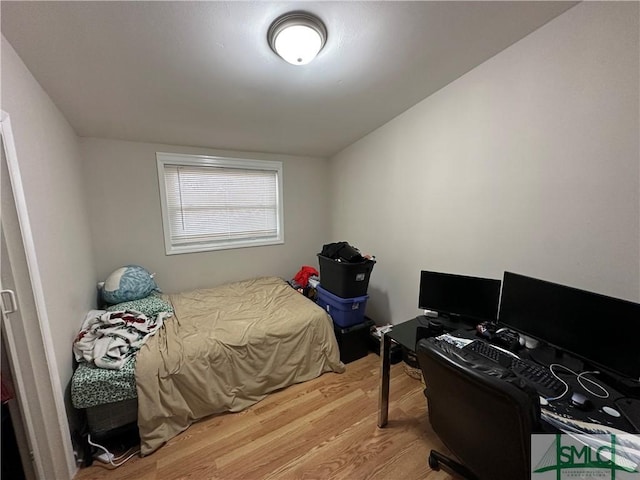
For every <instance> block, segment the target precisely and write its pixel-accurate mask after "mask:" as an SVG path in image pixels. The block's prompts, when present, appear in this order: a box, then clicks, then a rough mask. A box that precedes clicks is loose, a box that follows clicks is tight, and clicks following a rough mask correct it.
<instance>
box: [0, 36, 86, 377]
mask: <svg viewBox="0 0 640 480" xmlns="http://www.w3.org/2000/svg"><path fill="white" fill-rule="evenodd" d="M2 109H3V110H5V111H6V112H7V113H8V114H9V116H10V117H11V123H12V126H13V133H14V137H15V143H16V150H17V155H18V161H19V163H20V169H21V174H22V181H23V186H24V191H25V195H26V199H27V203H28V211H29V218H30V220H31V229H32V231H33V238H34V243H35V247H36V251H37V257H38V266H39V269H40V274H41V276H42V283H43V288H44V296H45V300H46V305H47V314H48V317H49V322H50V324H51V333H52V341H53V344H54V347H55V350H56V356H57V362H58V369H59V370H60V380H61V382H62V385H63V386H65V385H66V384H67V383H68V381H69V379H70V378H71V375H72V353H71V343H72V341H73V339H74V338H75V336H76V334H77V333H78V328H79V327H80V325H81V324H82V320H83V319H84V317H85V314H86V312H87V310H88V309H89V308H93V307H94V303H95V286H94V280H95V277H96V275H95V269H94V262H93V255H92V251H91V235H90V229H89V221H88V214H87V210H86V209H85V203H86V202H85V189H84V185H83V182H82V177H81V168H82V167H81V165H82V161H81V158H80V151H79V148H78V139H77V137H76V135H75V133H74V131H73V130H72V128H71V126H70V125H69V123H68V122H67V121H66V119H65V118H64V117H63V116H62V114H61V113H60V111H59V110H58V109H57V108H56V106H55V105H54V104H53V102H52V101H51V99H50V98H49V97H48V96H47V94H46V93H45V91H44V90H42V88H41V87H40V85H39V84H38V83H37V81H36V80H35V79H34V78H33V76H32V75H31V73H30V72H29V71H28V70H27V68H26V67H25V65H24V64H23V63H22V60H20V58H19V57H18V55H17V54H16V53H15V51H14V50H13V48H12V47H11V45H10V44H9V43H8V42H7V41H6V39H5V38H4V37H2Z"/></svg>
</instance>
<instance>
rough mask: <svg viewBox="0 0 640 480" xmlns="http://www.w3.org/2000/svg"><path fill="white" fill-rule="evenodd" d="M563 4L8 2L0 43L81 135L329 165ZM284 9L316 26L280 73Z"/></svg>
mask: <svg viewBox="0 0 640 480" xmlns="http://www.w3.org/2000/svg"><path fill="white" fill-rule="evenodd" d="M574 4H575V2H558V1H554V2H551V1H541V2H528V1H515V2H502V1H498V2H482V1H472V2H455V1H444V2H425V1H416V2H372V1H367V2H257V1H254V2H179V1H178V2H143V1H137V2H134V1H131V2H93V1H89V2H84V1H72V2H24V1H23V2H11V1H6V0H3V1H2V2H1V3H0V8H1V21H2V34H3V35H4V36H5V38H6V39H7V40H8V41H9V43H11V45H12V46H13V47H14V48H15V50H16V51H17V52H18V55H20V57H21V58H22V60H23V61H24V62H25V64H26V65H27V67H28V68H29V70H30V71H31V72H32V73H33V75H34V76H35V78H36V79H37V80H38V81H39V82H40V84H41V85H42V87H43V88H44V89H45V90H46V91H47V93H48V94H49V96H50V97H51V98H52V100H53V101H54V102H55V104H56V105H57V106H58V108H60V110H61V111H62V112H63V114H64V115H65V116H66V118H67V119H68V120H69V122H70V123H71V125H72V126H73V128H74V129H75V130H76V132H77V133H78V135H80V136H91V137H102V138H113V139H123V140H133V141H145V142H154V143H167V144H173V145H192V146H202V147H214V148H220V149H231V150H247V151H258V152H276V153H288V154H299V155H317V156H330V155H332V154H334V153H337V152H338V151H340V150H341V149H343V148H344V147H346V146H348V145H349V144H351V143H353V142H354V141H356V140H358V139H359V138H361V137H363V136H364V135H366V134H367V133H369V132H371V131H372V130H374V129H376V128H377V127H379V126H381V125H383V124H384V123H386V122H387V121H389V120H390V119H392V118H393V117H395V116H397V115H398V114H400V113H402V112H403V111H405V110H406V109H408V108H409V107H411V106H412V105H414V104H416V103H417V102H419V101H420V100H422V99H424V98H426V97H427V96H429V95H430V94H432V93H434V92H435V91H437V90H438V89H440V88H441V87H443V86H444V85H446V84H448V83H450V82H451V81H453V80H455V79H456V78H458V77H459V76H461V75H462V74H464V73H465V72H467V71H469V70H471V69H472V68H473V67H475V66H476V65H479V64H480V63H482V62H484V61H485V60H487V59H488V58H490V57H491V56H493V55H495V54H496V53H498V52H500V51H501V50H503V49H504V48H506V47H508V46H509V45H511V44H512V43H514V42H516V41H517V40H519V39H520V38H522V37H524V36H526V35H527V34H529V33H530V32H532V31H533V30H535V29H537V28H538V27H540V26H541V25H543V24H544V23H546V22H548V21H549V20H551V19H552V18H554V17H555V16H557V15H559V14H561V13H562V12H564V11H565V10H567V9H568V8H570V7H571V6H572V5H574ZM291 10H306V11H309V12H313V13H315V14H317V15H318V16H319V17H320V18H321V19H322V20H323V21H324V23H325V24H326V26H327V30H328V40H327V44H326V46H325V48H324V49H323V50H322V51H321V52H320V55H319V56H318V57H317V58H316V60H315V61H313V62H312V63H311V64H309V65H306V66H293V65H289V64H288V63H286V62H284V61H283V60H282V59H280V58H279V57H277V56H276V55H275V54H274V53H273V52H272V51H271V50H270V49H269V47H268V45H267V42H266V35H267V29H268V28H269V24H270V23H271V22H272V21H273V20H274V19H275V18H276V17H278V16H279V15H281V14H283V13H286V12H288V11H291Z"/></svg>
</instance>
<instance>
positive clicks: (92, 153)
mask: <svg viewBox="0 0 640 480" xmlns="http://www.w3.org/2000/svg"><path fill="white" fill-rule="evenodd" d="M81 145H82V152H83V157H84V160H85V171H84V173H85V179H86V182H87V185H89V186H90V192H89V197H88V198H89V210H90V212H91V222H92V231H93V245H94V252H95V259H96V264H97V268H98V275H99V278H101V279H103V280H104V279H105V278H106V276H107V275H109V273H111V272H112V271H113V270H115V269H116V268H118V267H120V266H122V265H127V264H138V265H142V266H144V267H145V268H146V269H147V270H149V271H151V272H155V273H156V281H157V282H158V284H159V286H160V288H162V290H163V291H165V292H178V291H184V290H189V289H192V288H200V287H209V286H215V285H218V284H221V283H224V282H227V281H233V280H240V279H244V278H249V277H253V276H259V275H276V276H280V277H283V278H285V279H291V278H293V276H294V275H295V274H296V273H297V271H298V270H299V269H300V267H301V266H302V265H312V266H315V267H316V268H317V258H316V253H318V252H319V251H320V250H321V249H322V245H323V243H326V233H327V232H328V230H329V210H328V202H329V200H328V197H327V193H326V192H327V190H328V173H327V170H328V169H327V163H328V162H327V160H326V159H322V158H309V157H292V156H286V155H272V154H269V155H268V154H259V153H249V152H225V151H217V150H212V149H203V148H190V147H178V146H170V145H157V144H148V143H137V142H124V141H114V140H103V139H95V138H84V139H82V140H81ZM156 152H171V153H199V154H206V155H221V156H231V157H239V158H255V159H264V160H282V161H283V177H284V229H285V243H284V244H283V245H274V246H265V247H254V248H240V249H234V250H219V251H214V252H201V253H188V254H181V255H169V256H167V255H166V254H165V247H164V239H163V232H162V216H161V211H160V191H159V187H158V173H157V167H156Z"/></svg>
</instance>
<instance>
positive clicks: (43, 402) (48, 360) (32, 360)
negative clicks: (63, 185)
mask: <svg viewBox="0 0 640 480" xmlns="http://www.w3.org/2000/svg"><path fill="white" fill-rule="evenodd" d="M0 135H1V136H2V143H3V147H4V153H5V159H6V163H7V169H8V172H9V180H10V184H11V187H12V190H13V200H14V202H15V207H16V212H17V217H18V224H19V227H20V228H19V229H20V232H16V233H15V234H19V235H21V237H22V247H23V249H24V256H25V259H26V268H25V269H26V272H24V273H26V274H28V277H29V280H30V288H31V292H25V295H24V296H23V297H29V296H31V295H32V297H33V303H34V305H33V307H34V308H35V317H36V318H34V319H31V320H30V321H31V322H33V323H30V324H29V327H30V328H31V329H32V330H35V331H37V332H38V333H39V338H38V340H39V341H32V342H29V348H28V349H26V351H24V350H23V349H17V348H15V346H16V345H15V342H14V338H12V334H13V332H12V328H11V321H7V322H6V323H5V322H3V323H5V326H8V327H9V328H6V329H5V332H6V334H7V335H6V337H7V338H6V340H7V348H8V349H9V352H8V353H9V355H8V356H9V359H10V360H11V363H12V364H13V365H12V367H13V369H14V372H15V374H16V378H14V381H15V382H16V384H17V385H16V387H17V390H18V392H17V394H18V399H19V402H20V407H21V409H22V412H23V414H24V416H25V424H26V428H27V435H28V436H29V441H30V443H31V449H32V457H33V461H34V466H35V469H36V475H37V476H38V477H39V478H43V479H48V478H56V476H58V475H60V474H61V473H63V472H66V474H67V475H66V477H67V478H72V477H73V476H74V475H75V473H76V472H77V466H76V462H75V458H74V452H73V446H72V443H71V433H70V429H69V422H68V417H67V413H66V409H65V404H64V393H63V392H64V390H63V388H62V385H61V382H60V375H59V371H58V367H57V361H56V356H55V352H54V347H53V342H52V341H51V328H50V325H49V318H48V315H47V305H46V301H45V296H44V289H43V287H42V279H41V275H40V270H39V266H38V259H37V255H36V249H35V243H34V240H33V234H32V230H31V223H30V221H29V213H28V210H27V201H26V196H25V192H24V189H23V185H22V177H21V174H20V165H19V163H18V156H17V151H16V146H15V142H14V138H13V131H12V129H11V121H10V118H9V115H8V114H7V113H6V112H4V111H2V110H0ZM7 233H8V232H7ZM12 267H13V268H24V267H23V266H17V265H12ZM16 296H17V297H18V304H20V291H18V292H16ZM22 320H23V321H25V322H26V321H27V319H25V318H24V316H23V318H22ZM12 347H13V348H12ZM36 369H39V370H40V371H42V369H45V370H46V372H47V373H48V380H49V382H48V383H47V382H46V381H45V382H40V383H38V384H37V386H36V385H35V384H33V382H27V381H23V375H25V374H26V373H27V371H28V370H30V371H33V372H35V371H36ZM36 424H37V425H41V426H42V428H43V429H44V432H36V431H35V427H34V425H36Z"/></svg>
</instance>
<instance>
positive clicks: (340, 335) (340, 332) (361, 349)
mask: <svg viewBox="0 0 640 480" xmlns="http://www.w3.org/2000/svg"><path fill="white" fill-rule="evenodd" d="M371 325H373V322H363V323H358V324H356V325H353V326H351V327H347V328H344V327H340V326H339V325H336V324H335V323H334V324H333V331H334V333H335V334H336V340H337V341H338V347H339V348H340V360H341V361H342V363H350V362H353V361H354V360H358V359H359V358H362V357H366V356H367V354H368V353H369V330H370V329H371Z"/></svg>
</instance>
